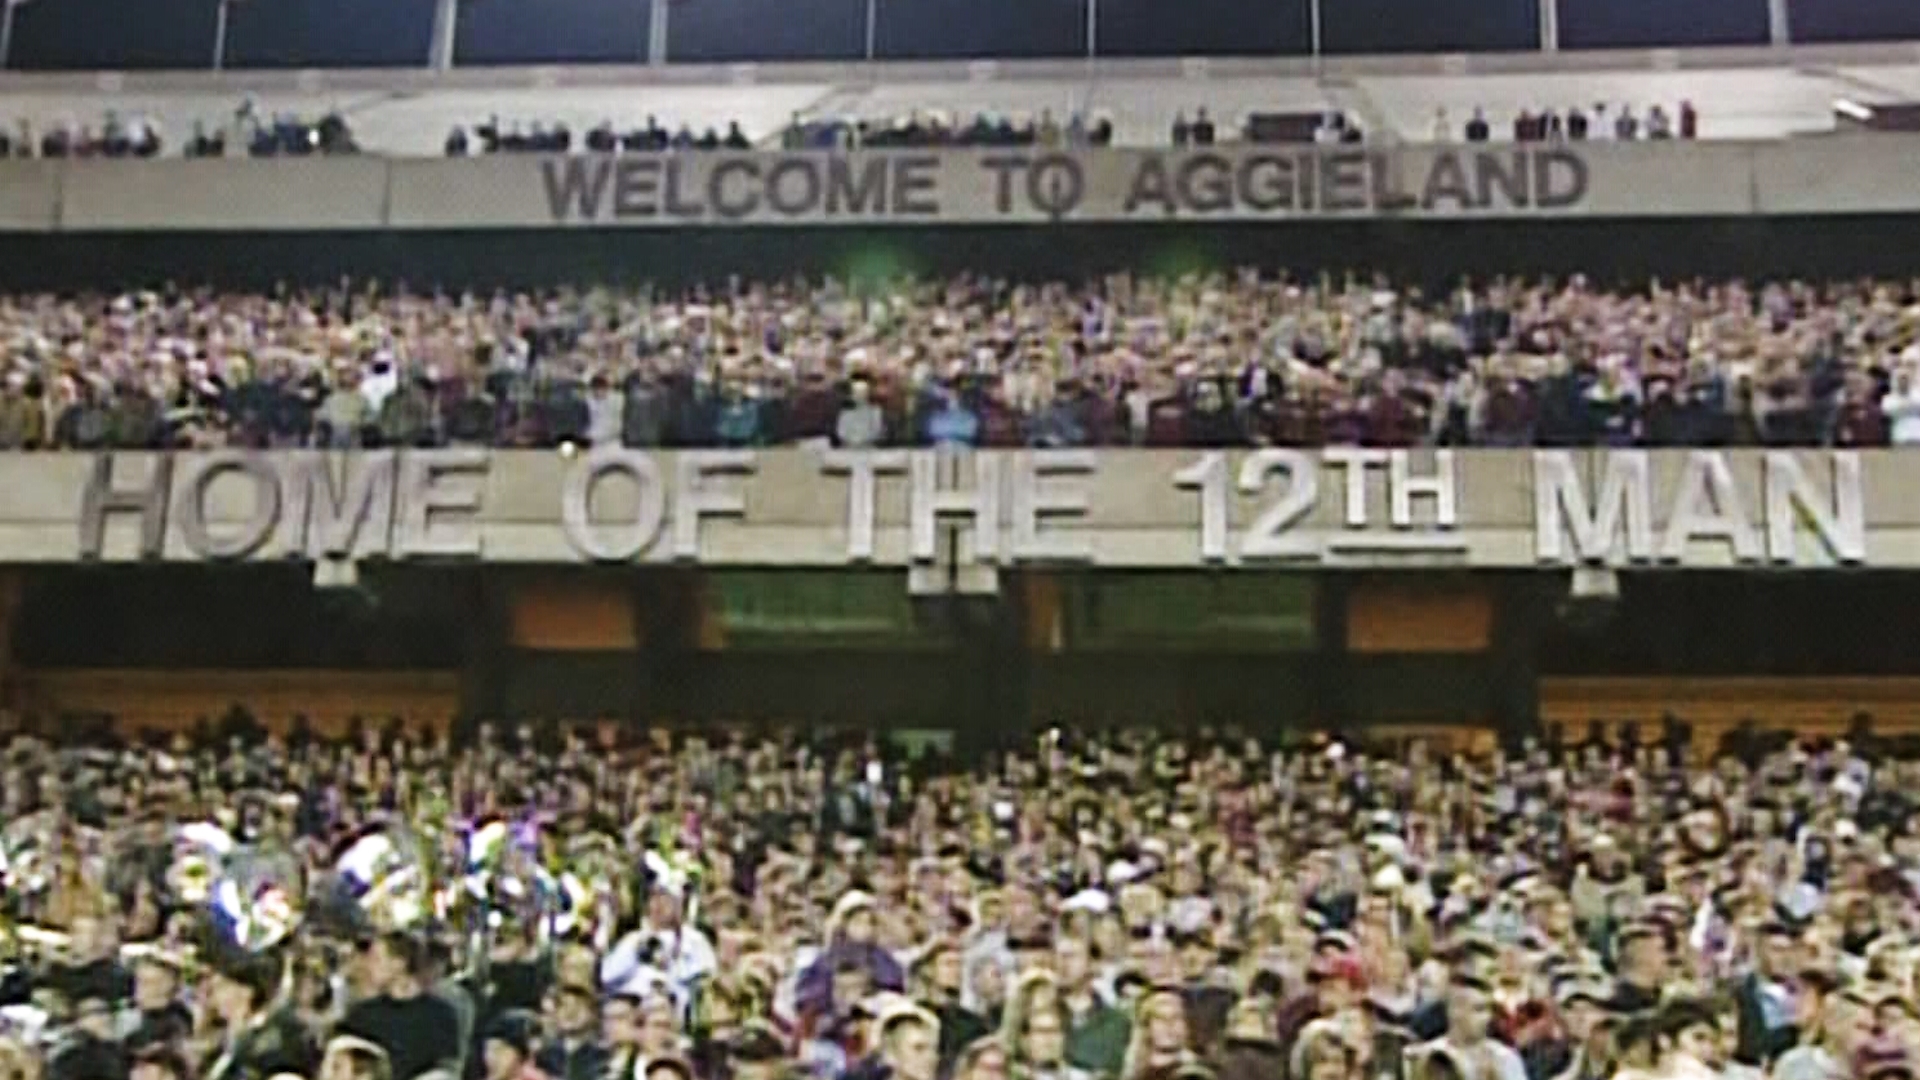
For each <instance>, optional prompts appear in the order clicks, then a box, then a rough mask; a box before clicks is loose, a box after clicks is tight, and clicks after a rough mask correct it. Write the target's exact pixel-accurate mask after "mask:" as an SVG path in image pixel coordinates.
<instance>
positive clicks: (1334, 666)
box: [1312, 574, 1356, 734]
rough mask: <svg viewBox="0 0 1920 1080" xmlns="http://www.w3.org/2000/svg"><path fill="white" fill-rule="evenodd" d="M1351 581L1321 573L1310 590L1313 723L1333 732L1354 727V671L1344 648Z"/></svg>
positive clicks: (1336, 575)
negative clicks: (1312, 636) (1311, 601)
mask: <svg viewBox="0 0 1920 1080" xmlns="http://www.w3.org/2000/svg"><path fill="white" fill-rule="evenodd" d="M1351 591H1352V580H1351V579H1349V578H1347V577H1346V576H1344V575H1340V574H1325V575H1321V577H1320V579H1319V581H1318V582H1317V583H1316V584H1315V585H1314V590H1313V633H1314V647H1313V651H1314V663H1313V665H1312V670H1313V676H1312V678H1313V722H1314V724H1315V725H1316V726H1318V727H1319V728H1321V729H1322V730H1325V731H1330V732H1334V733H1336V734H1343V733H1348V732H1351V731H1353V730H1354V728H1355V726H1356V720H1355V717H1354V709H1353V690H1352V681H1353V671H1352V667H1353V665H1352V663H1351V662H1350V660H1349V659H1348V655H1349V654H1348V651H1347V601H1348V594H1349V593H1350V592H1351Z"/></svg>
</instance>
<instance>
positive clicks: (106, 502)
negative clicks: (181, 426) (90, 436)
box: [80, 454, 173, 559]
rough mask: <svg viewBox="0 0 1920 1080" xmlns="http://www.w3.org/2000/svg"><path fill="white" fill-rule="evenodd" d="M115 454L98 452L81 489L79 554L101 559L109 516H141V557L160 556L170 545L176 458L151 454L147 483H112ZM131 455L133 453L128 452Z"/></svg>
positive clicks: (105, 541) (83, 557)
mask: <svg viewBox="0 0 1920 1080" xmlns="http://www.w3.org/2000/svg"><path fill="white" fill-rule="evenodd" d="M118 456H119V455H115V454H95V455H94V458H93V473H92V475H90V476H89V477H88V478H87V486H86V487H85V488H84V489H82V490H81V492H80V557H81V558H82V559H98V558H99V557H100V556H101V554H102V553H103V552H104V551H105V549H106V544H107V515H109V514H139V515H140V557H141V558H143V559H157V558H159V557H160V556H161V555H162V554H164V553H165V551H166V546H167V504H168V501H169V493H170V492H171V490H172V481H173V458H172V456H171V455H168V454H156V455H151V456H152V459H153V471H152V473H151V474H150V476H149V479H148V481H147V485H146V486H145V487H138V488H117V487H114V486H113V471H114V469H113V463H114V460H115V459H116V457H118ZM128 456H132V455H128Z"/></svg>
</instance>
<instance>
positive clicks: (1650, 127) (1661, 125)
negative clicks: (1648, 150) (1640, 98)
mask: <svg viewBox="0 0 1920 1080" xmlns="http://www.w3.org/2000/svg"><path fill="white" fill-rule="evenodd" d="M1647 138H1649V139H1671V138H1673V121H1672V120H1671V119H1669V118H1668V116H1667V111H1666V110H1665V109H1662V108H1661V107H1660V106H1658V105H1655V106H1653V107H1652V108H1650V109H1648V110H1647Z"/></svg>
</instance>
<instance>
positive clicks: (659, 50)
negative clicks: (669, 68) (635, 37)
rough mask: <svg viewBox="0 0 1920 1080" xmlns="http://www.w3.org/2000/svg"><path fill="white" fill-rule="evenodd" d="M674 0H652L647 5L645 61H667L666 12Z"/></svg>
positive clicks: (658, 62) (656, 64) (652, 62)
mask: <svg viewBox="0 0 1920 1080" xmlns="http://www.w3.org/2000/svg"><path fill="white" fill-rule="evenodd" d="M673 2H674V0H653V2H652V3H651V4H649V5H648V7H647V63H649V64H652V65H654V66H656V67H658V66H659V65H661V64H664V63H666V62H667V12H668V10H669V9H671V8H672V7H673Z"/></svg>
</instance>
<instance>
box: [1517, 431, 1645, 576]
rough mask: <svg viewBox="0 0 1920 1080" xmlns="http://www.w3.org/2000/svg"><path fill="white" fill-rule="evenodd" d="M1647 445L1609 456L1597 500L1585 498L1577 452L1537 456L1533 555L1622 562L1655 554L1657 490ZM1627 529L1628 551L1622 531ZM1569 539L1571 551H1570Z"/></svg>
mask: <svg viewBox="0 0 1920 1080" xmlns="http://www.w3.org/2000/svg"><path fill="white" fill-rule="evenodd" d="M1648 475H1649V467H1648V461H1647V454H1646V451H1644V450H1616V451H1613V452H1611V453H1609V454H1607V455H1606V474H1605V477H1604V478H1603V479H1602V481H1601V483H1600V499H1599V502H1598V504H1597V505H1596V504H1592V503H1588V502H1587V495H1586V491H1585V489H1584V487H1583V486H1582V485H1581V483H1580V473H1579V470H1578V469H1577V468H1576V467H1575V465H1574V460H1573V455H1572V454H1571V453H1569V452H1567V451H1565V450H1540V451H1536V452H1535V453H1534V455H1533V533H1534V535H1533V544H1534V557H1535V558H1537V559H1539V560H1540V561H1541V562H1545V563H1561V564H1564V563H1569V562H1584V563H1605V564H1608V565H1616V566H1617V565H1623V564H1625V563H1628V562H1646V561H1648V560H1650V559H1652V558H1653V494H1652V485H1651V482H1650V481H1649V479H1648ZM1622 529H1624V530H1625V533H1626V545H1625V550H1624V551H1623V550H1622V549H1621V545H1620V542H1619V541H1620V538H1621V531H1622ZM1568 541H1571V542H1572V547H1573V550H1572V552H1571V553H1569V552H1568V551H1567V544H1568Z"/></svg>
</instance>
